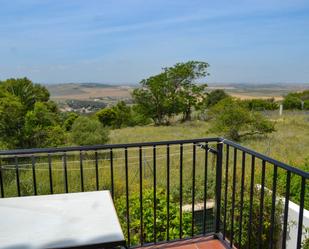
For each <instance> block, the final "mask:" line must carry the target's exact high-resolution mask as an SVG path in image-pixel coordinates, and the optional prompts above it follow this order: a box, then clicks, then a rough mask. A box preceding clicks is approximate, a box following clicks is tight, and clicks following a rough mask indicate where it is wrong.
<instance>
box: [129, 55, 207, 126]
mask: <svg viewBox="0 0 309 249" xmlns="http://www.w3.org/2000/svg"><path fill="white" fill-rule="evenodd" d="M208 67H209V64H208V63H206V62H200V61H188V62H186V63H177V64H176V65H174V66H173V67H166V68H163V72H161V73H160V74H157V75H155V76H151V77H149V78H148V79H144V80H142V81H141V82H140V84H141V88H138V89H135V90H134V91H133V94H132V96H133V99H134V102H135V103H136V104H137V105H138V109H139V110H140V112H141V113H142V114H143V115H145V116H146V117H149V118H151V119H153V121H154V122H155V124H157V125H161V124H167V123H169V118H170V117H172V116H173V115H176V114H179V113H182V114H183V120H190V119H191V112H192V109H193V108H196V107H197V106H198V105H199V103H201V102H203V100H204V98H205V97H206V92H205V88H206V87H207V85H206V84H196V83H195V80H197V79H200V78H203V77H205V76H207V75H209V74H208V72H207V68H208Z"/></svg>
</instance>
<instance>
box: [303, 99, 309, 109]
mask: <svg viewBox="0 0 309 249" xmlns="http://www.w3.org/2000/svg"><path fill="white" fill-rule="evenodd" d="M304 109H305V110H309V99H307V100H305V101H304Z"/></svg>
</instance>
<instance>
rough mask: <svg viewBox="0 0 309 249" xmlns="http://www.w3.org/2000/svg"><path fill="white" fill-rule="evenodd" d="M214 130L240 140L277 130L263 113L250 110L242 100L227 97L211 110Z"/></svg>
mask: <svg viewBox="0 0 309 249" xmlns="http://www.w3.org/2000/svg"><path fill="white" fill-rule="evenodd" d="M209 115H210V117H211V118H212V119H213V121H212V130H213V131H215V132H219V133H223V134H224V135H225V136H226V137H228V138H231V139H233V140H235V141H239V140H240V139H241V138H242V137H246V136H252V135H264V134H267V133H271V132H273V131H274V130H275V128H274V124H273V123H272V122H271V121H269V120H267V119H266V118H265V117H264V116H263V115H262V114H260V113H257V112H253V111H249V110H248V109H247V108H245V107H244V106H243V103H242V102H241V101H240V100H236V99H233V98H225V99H223V100H221V101H220V102H219V103H218V104H216V105H215V106H213V107H212V108H211V109H210V112H209Z"/></svg>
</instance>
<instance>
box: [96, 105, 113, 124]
mask: <svg viewBox="0 0 309 249" xmlns="http://www.w3.org/2000/svg"><path fill="white" fill-rule="evenodd" d="M96 116H97V118H98V120H99V121H100V122H101V124H102V125H103V126H113V125H114V123H115V119H116V112H115V110H113V109H112V108H103V109H102V110H100V111H98V112H97V113H96Z"/></svg>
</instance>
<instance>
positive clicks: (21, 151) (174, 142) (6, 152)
mask: <svg viewBox="0 0 309 249" xmlns="http://www.w3.org/2000/svg"><path fill="white" fill-rule="evenodd" d="M203 142H220V139H219V138H199V139H186V140H171V141H158V142H143V143H127V144H102V145H90V146H73V147H59V148H36V149H18V150H0V156H9V155H31V154H42V153H61V152H63V153H64V152H73V151H90V150H105V149H123V148H136V147H151V146H160V145H177V144H189V143H203Z"/></svg>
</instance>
